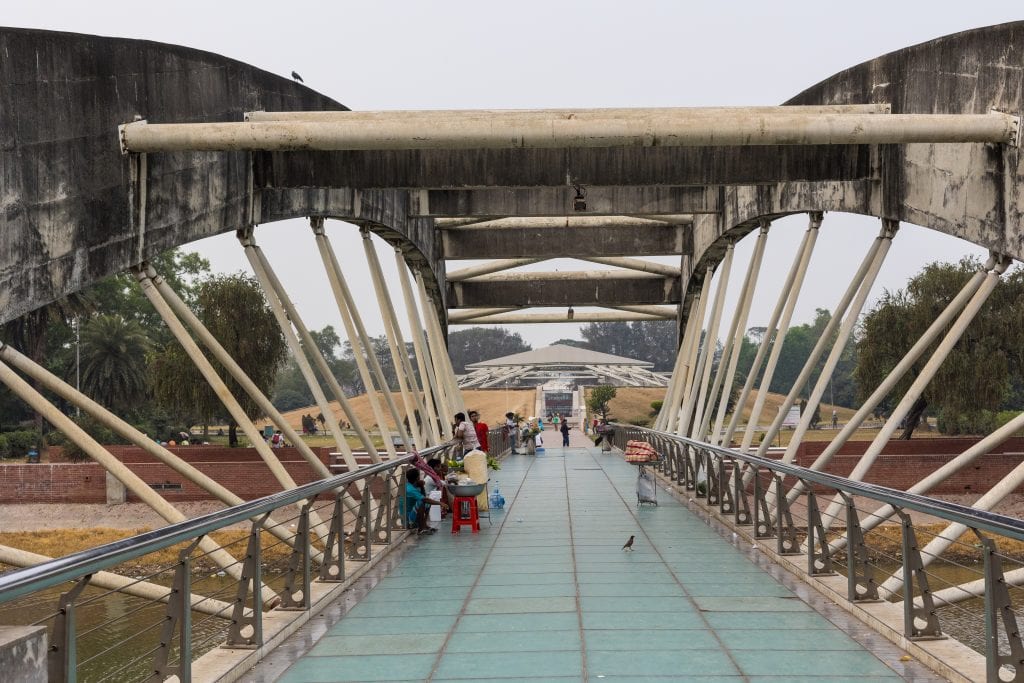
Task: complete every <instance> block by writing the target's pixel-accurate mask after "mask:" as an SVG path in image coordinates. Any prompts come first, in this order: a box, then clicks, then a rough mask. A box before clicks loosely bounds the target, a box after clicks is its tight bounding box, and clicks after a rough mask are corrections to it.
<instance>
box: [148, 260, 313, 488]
mask: <svg viewBox="0 0 1024 683" xmlns="http://www.w3.org/2000/svg"><path fill="white" fill-rule="evenodd" d="M146 275H147V277H148V278H149V280H150V282H152V283H153V285H154V286H155V287H156V291H157V294H158V295H160V296H161V297H163V299H164V301H166V302H167V304H168V305H169V306H170V307H171V310H172V311H173V312H174V314H175V315H177V316H178V318H179V319H180V320H183V321H184V322H185V324H186V325H187V326H188V327H189V329H191V330H192V332H193V333H194V334H195V335H196V337H198V338H199V341H200V342H202V344H203V346H205V347H206V348H207V349H208V350H209V351H210V353H212V354H213V356H214V358H216V359H217V362H219V363H220V364H221V365H223V366H224V369H225V370H227V371H228V374H230V375H231V377H232V378H233V379H234V380H235V381H236V382H238V385H239V386H240V387H242V389H243V390H244V391H245V392H246V393H247V394H248V395H249V396H250V397H251V398H252V400H253V401H255V403H256V405H258V406H259V407H260V410H262V411H263V412H264V413H266V415H267V417H268V418H270V421H271V422H273V423H274V424H275V425H277V427H278V429H280V430H281V432H282V433H283V434H284V435H285V437H286V438H287V439H288V440H289V441H291V443H292V444H293V445H294V446H295V449H296V450H298V451H299V454H300V455H302V457H303V458H304V459H305V460H306V462H308V463H309V465H310V467H312V468H313V470H314V471H315V472H316V473H317V474H318V475H320V477H321V478H322V479H326V478H328V477H330V476H332V475H331V471H330V469H328V468H327V466H326V465H325V464H324V463H323V462H321V460H320V458H318V457H317V455H316V453H314V452H313V450H312V449H311V448H310V447H309V446H308V445H306V442H305V441H304V440H303V439H302V437H301V436H300V435H299V434H298V432H296V431H295V429H294V428H292V426H291V425H290V424H288V421H287V420H285V419H284V416H283V415H281V413H280V411H278V410H277V408H275V407H274V404H273V403H271V402H270V399H269V398H267V396H266V395H265V394H264V393H263V392H262V391H260V388H259V387H257V386H256V384H255V382H253V381H252V380H251V379H249V376H248V375H247V374H245V371H244V370H242V368H240V367H239V366H238V363H236V362H235V359H234V358H232V357H231V354H229V353H228V352H227V350H226V349H225V348H224V347H223V346H221V344H220V342H218V341H217V339H216V338H215V337H214V336H213V335H212V334H211V333H210V331H209V330H208V329H207V328H206V326H205V325H203V323H202V321H201V320H199V318H197V317H196V314H195V313H193V312H192V310H191V309H190V308H189V307H188V306H186V305H185V302H184V301H182V300H181V298H180V297H179V296H178V294H177V293H176V292H175V291H174V290H173V289H172V288H171V286H170V285H168V284H167V281H166V280H164V279H163V278H162V277H160V275H159V274H157V272H156V271H155V270H154V269H153V268H152V266H149V267H147V268H146ZM235 504H237V503H235Z"/></svg>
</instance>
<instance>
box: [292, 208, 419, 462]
mask: <svg viewBox="0 0 1024 683" xmlns="http://www.w3.org/2000/svg"><path fill="white" fill-rule="evenodd" d="M309 225H310V227H311V228H312V229H313V238H314V241H315V242H316V246H317V249H318V250H319V252H320V259H321V261H323V264H324V271H326V273H327V281H328V282H329V283H330V285H331V292H332V293H333V294H334V302H335V304H336V305H337V307H338V315H339V316H340V317H341V324H342V325H343V326H344V328H345V336H347V337H348V343H349V345H350V346H351V347H352V356H353V357H354V358H355V361H356V369H357V370H358V371H359V379H360V380H362V382H363V388H364V389H365V390H366V398H367V400H368V401H369V403H370V410H371V411H373V418H374V419H375V420H376V421H377V427H378V428H379V429H380V433H381V439H382V440H383V442H384V447H385V448H386V449H387V451H388V455H389V457H392V458H394V457H395V456H396V455H397V453H396V452H395V447H394V444H392V443H391V435H390V433H389V431H388V427H387V422H386V421H385V420H384V412H383V410H382V409H381V407H380V401H379V400H378V399H377V390H376V389H375V388H374V383H373V377H372V376H371V375H370V368H369V366H368V365H367V363H366V357H367V356H372V357H373V358H376V355H375V354H374V353H373V349H372V348H370V347H369V346H368V345H367V344H368V340H362V338H361V337H360V336H359V332H358V329H357V327H356V324H355V318H356V317H357V316H358V315H359V312H358V311H357V310H355V309H354V308H353V307H352V306H350V305H349V299H350V298H351V294H350V293H348V283H347V282H346V281H345V275H344V273H343V272H342V270H341V266H340V264H339V263H338V258H337V256H336V255H335V253H334V248H333V247H332V246H331V242H330V240H329V239H327V234H326V232H325V231H324V221H323V219H322V218H311V219H310V221H309ZM346 294H348V295H347V296H346ZM378 383H379V386H380V387H381V388H382V389H381V391H382V392H383V394H384V400H385V402H386V403H387V405H388V410H390V411H391V418H392V419H393V420H394V422H395V428H396V429H397V430H398V433H399V434H401V435H402V441H403V443H405V446H406V449H408V448H409V447H410V445H411V444H410V443H409V436H408V435H407V434H406V433H405V431H404V430H403V429H402V418H401V416H400V415H399V413H398V407H397V406H396V405H395V402H394V400H391V390H390V389H389V388H388V386H387V382H386V381H385V379H384V373H383V372H382V373H380V375H379V376H378Z"/></svg>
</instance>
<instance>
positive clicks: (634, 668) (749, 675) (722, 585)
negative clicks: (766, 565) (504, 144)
mask: <svg viewBox="0 0 1024 683" xmlns="http://www.w3.org/2000/svg"><path fill="white" fill-rule="evenodd" d="M580 436H582V435H580ZM494 479H496V480H497V481H498V482H499V483H500V486H501V490H502V492H503V493H504V495H505V497H506V499H507V501H508V503H507V505H506V508H505V510H504V511H495V512H494V518H493V525H492V526H490V527H489V526H488V525H487V521H486V520H483V521H482V530H481V533H480V534H469V533H467V532H465V531H463V533H462V534H460V535H458V536H452V535H451V534H450V533H449V532H448V529H449V528H450V527H449V526H448V524H447V522H445V524H444V525H443V527H442V530H441V531H440V532H438V533H437V534H436V535H434V536H429V537H422V538H421V539H419V540H418V541H417V542H416V545H415V547H413V548H412V549H411V550H410V551H409V552H407V553H406V554H405V555H404V557H403V558H402V561H401V563H400V564H399V566H398V567H397V568H396V569H395V570H394V571H392V572H390V573H389V574H388V575H387V576H386V577H385V578H383V579H381V580H380V582H379V583H378V584H377V585H376V587H374V588H373V589H372V590H370V592H369V593H368V594H367V596H366V597H365V598H364V599H363V600H362V601H361V602H359V604H358V605H356V606H355V607H354V608H352V609H351V610H350V611H348V613H347V614H346V615H345V616H344V617H343V618H342V619H341V620H340V621H338V622H337V623H336V624H335V625H333V626H332V627H331V628H330V629H329V630H328V631H327V633H326V635H325V637H323V638H322V639H321V640H319V642H317V643H316V644H315V645H314V646H313V647H312V649H311V650H310V651H309V652H308V654H307V655H306V656H304V657H302V658H301V659H299V660H298V661H296V662H295V663H294V664H292V665H291V666H290V668H288V669H287V671H286V672H285V674H284V675H283V677H282V678H281V679H280V680H281V681H286V682H287V683H298V682H300V681H449V680H460V681H463V682H464V683H465V682H466V681H495V680H501V681H504V683H513V682H514V681H542V680H543V681H598V680H601V681H609V682H610V681H699V682H701V683H715V682H722V683H725V682H729V683H734V682H739V681H748V682H751V683H761V682H763V683H768V682H773V683H783V682H794V683H809V682H810V681H830V682H832V683H844V682H848V683H881V682H882V681H886V682H889V681H901V680H916V681H922V680H936V679H933V678H932V677H931V676H928V675H927V674H925V675H920V674H918V675H914V674H913V672H914V671H917V672H920V669H919V668H910V669H908V668H903V665H901V664H900V663H899V655H900V654H901V653H900V652H899V651H898V650H895V649H894V648H891V647H882V648H880V651H881V652H882V654H881V656H882V657H883V658H884V659H885V660H886V661H885V662H883V660H882V659H880V658H879V657H878V656H876V655H875V654H872V653H871V652H869V651H868V650H866V649H865V648H864V647H863V646H862V645H860V644H859V643H858V642H857V641H856V640H854V639H853V638H851V637H850V636H849V635H847V634H846V633H844V632H843V630H841V629H840V628H838V627H837V626H836V625H835V624H834V623H833V622H832V621H830V619H832V620H834V621H837V622H842V621H843V620H844V619H843V617H842V615H836V614H830V617H829V618H826V616H823V615H822V614H819V613H818V612H816V611H815V610H814V609H812V608H811V607H810V606H809V605H808V604H807V603H805V602H804V601H803V600H801V599H800V597H798V595H797V594H796V593H795V592H794V591H792V590H790V589H789V588H787V587H786V586H785V585H783V584H782V583H780V582H779V581H777V580H776V579H775V578H773V577H772V576H771V575H770V574H769V573H766V572H765V571H764V570H762V569H761V568H759V567H758V566H757V564H755V563H754V562H752V561H751V559H749V558H748V553H749V552H750V550H749V549H748V548H737V547H734V546H733V545H732V544H730V543H729V542H728V541H726V540H725V539H723V538H722V537H721V536H719V534H718V533H717V532H716V531H715V530H714V529H712V528H711V527H710V526H709V525H708V524H707V523H706V522H704V521H703V520H702V519H701V518H700V517H699V516H697V515H696V514H693V513H691V512H690V511H688V510H687V508H686V506H685V505H681V504H679V503H678V502H676V501H675V500H673V499H672V498H671V496H670V495H669V494H668V493H666V492H664V491H659V492H658V496H659V503H660V505H659V506H658V507H650V506H644V507H643V508H640V509H638V508H637V507H636V495H635V489H634V486H635V480H636V469H635V468H634V467H632V466H630V465H627V464H626V463H624V462H623V461H622V459H621V456H620V455H618V454H612V453H605V454H602V453H601V452H600V451H599V450H598V449H594V448H589V449H588V448H569V449H565V450H563V449H560V448H551V447H549V448H548V449H547V450H546V453H545V454H544V455H542V456H539V457H536V458H534V457H529V456H512V457H510V458H508V459H506V460H505V461H504V464H503V466H502V469H501V471H500V472H497V473H495V475H494ZM492 483H493V481H492ZM631 534H632V535H635V536H636V541H635V544H634V547H635V551H634V552H624V551H622V550H621V547H622V544H623V543H624V542H625V540H626V539H627V538H628V537H629V536H630V535H631ZM779 571H781V570H779ZM797 592H799V593H802V594H806V593H807V591H806V589H798V590H797ZM833 612H836V610H835V609H834V608H833ZM886 662H888V663H889V664H888V665H887V664H886ZM898 671H899V672H900V673H898Z"/></svg>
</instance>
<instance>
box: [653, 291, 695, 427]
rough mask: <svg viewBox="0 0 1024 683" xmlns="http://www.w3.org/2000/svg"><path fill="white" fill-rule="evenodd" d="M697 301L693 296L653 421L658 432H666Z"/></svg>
mask: <svg viewBox="0 0 1024 683" xmlns="http://www.w3.org/2000/svg"><path fill="white" fill-rule="evenodd" d="M699 301H700V297H699V296H695V297H693V300H692V301H691V302H690V312H689V315H687V316H686V327H685V329H684V331H683V337H682V339H680V340H679V348H678V349H677V350H676V360H675V363H674V364H673V365H672V374H671V375H669V379H668V386H667V387H666V388H665V398H664V399H663V400H662V402H661V410H659V411H658V417H657V418H656V419H655V421H654V424H655V427H654V428H655V429H657V430H659V431H667V430H666V429H665V425H666V424H667V423H668V421H669V414H670V413H671V412H672V405H673V403H674V402H675V397H676V395H677V394H678V392H679V388H678V387H679V382H680V376H681V375H682V374H683V372H682V368H683V367H684V366H685V361H684V354H685V353H686V346H687V345H688V344H689V343H690V337H691V336H692V335H693V324H694V323H693V318H694V316H696V312H697V305H698V303H699Z"/></svg>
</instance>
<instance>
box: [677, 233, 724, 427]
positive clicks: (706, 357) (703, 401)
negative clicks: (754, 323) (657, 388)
mask: <svg viewBox="0 0 1024 683" xmlns="http://www.w3.org/2000/svg"><path fill="white" fill-rule="evenodd" d="M735 253H736V249H735V247H734V245H733V244H729V246H728V247H726V250H725V258H723V259H722V265H721V268H720V270H719V271H718V287H717V289H716V290H715V303H714V305H713V306H712V308H711V321H710V322H709V323H708V330H707V334H705V335H704V348H703V349H702V350H701V355H700V360H699V361H697V366H698V368H699V369H700V370H699V373H698V374H700V383H699V384H697V385H695V386H694V389H695V390H696V394H697V396H696V401H695V402H694V404H693V409H692V411H687V415H685V416H684V418H685V419H689V413H690V412H692V413H693V422H692V423H691V424H690V425H689V429H690V437H691V438H694V439H699V440H700V441H703V440H704V439H703V435H702V434H698V432H699V431H700V427H701V424H702V422H703V420H704V412H705V409H706V407H707V401H708V395H707V394H708V389H709V388H710V387H709V384H710V382H711V366H712V364H713V362H714V355H715V350H716V348H717V346H718V327H719V325H720V324H721V322H722V311H723V310H724V308H725V294H726V292H727V291H728V289H729V275H730V273H731V272H732V259H733V255H734V254H735ZM693 393H694V392H691V395H692V394H693Z"/></svg>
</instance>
